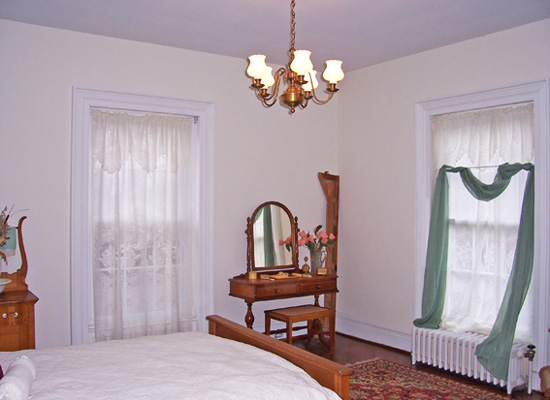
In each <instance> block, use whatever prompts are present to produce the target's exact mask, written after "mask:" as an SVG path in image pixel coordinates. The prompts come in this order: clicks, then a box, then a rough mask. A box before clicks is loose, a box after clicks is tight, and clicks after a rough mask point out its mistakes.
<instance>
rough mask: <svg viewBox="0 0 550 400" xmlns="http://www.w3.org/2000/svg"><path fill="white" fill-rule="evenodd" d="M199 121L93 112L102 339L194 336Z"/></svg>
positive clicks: (95, 260) (96, 286)
mask: <svg viewBox="0 0 550 400" xmlns="http://www.w3.org/2000/svg"><path fill="white" fill-rule="evenodd" d="M193 129H194V119H193V118H192V117H185V116H173V115H161V114H135V113H131V112H123V111H114V110H99V109H93V110H92V135H91V137H92V143H91V144H92V153H93V157H92V191H91V193H92V195H91V197H92V198H91V204H92V216H91V218H92V241H93V242H92V265H93V297H94V302H93V304H94V325H95V336H96V340H98V341H100V340H110V339H121V338H130V337H137V336H145V335H154V334H162V333H170V332H176V331H182V330H190V329H192V321H193V318H194V316H195V305H194V285H193V282H194V276H193V262H194V258H195V240H194V237H195V226H194V220H195V219H194V207H193V204H194V200H195V189H194V188H195V178H194V177H195V175H196V171H195V164H196V160H195V152H194V151H193V148H194V135H193Z"/></svg>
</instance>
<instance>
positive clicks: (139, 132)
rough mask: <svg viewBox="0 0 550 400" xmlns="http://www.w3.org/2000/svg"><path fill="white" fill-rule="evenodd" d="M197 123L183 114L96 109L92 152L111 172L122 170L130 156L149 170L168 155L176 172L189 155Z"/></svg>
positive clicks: (169, 161)
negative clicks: (136, 112)
mask: <svg viewBox="0 0 550 400" xmlns="http://www.w3.org/2000/svg"><path fill="white" fill-rule="evenodd" d="M193 123H194V118H193V117H187V116H180V115H164V114H144V115H133V114H130V113H128V112H124V111H115V110H112V111H111V110H110V111H105V110H100V109H92V153H93V156H94V158H95V159H97V160H98V161H99V163H100V164H101V166H102V168H103V169H104V170H105V171H107V172H110V173H113V172H116V171H119V170H120V169H121V168H122V166H123V165H124V164H125V162H126V160H127V158H128V157H132V158H133V159H134V160H135V161H137V163H138V164H139V165H140V166H141V167H142V168H143V169H144V170H145V171H147V172H151V171H154V170H156V169H157V168H158V166H159V162H160V160H161V159H163V158H164V159H165V162H166V165H167V167H168V168H169V170H170V171H172V172H176V171H177V170H178V167H179V165H180V164H181V163H182V162H183V161H185V160H186V159H187V158H188V157H189V154H190V148H191V133H192V128H193Z"/></svg>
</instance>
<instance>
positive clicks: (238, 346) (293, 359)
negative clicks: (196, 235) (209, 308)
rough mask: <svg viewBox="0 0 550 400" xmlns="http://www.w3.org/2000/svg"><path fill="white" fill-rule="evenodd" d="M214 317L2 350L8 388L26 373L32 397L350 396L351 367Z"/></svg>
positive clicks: (333, 398) (4, 382)
mask: <svg viewBox="0 0 550 400" xmlns="http://www.w3.org/2000/svg"><path fill="white" fill-rule="evenodd" d="M207 319H208V321H209V333H210V334H206V333H201V332H181V333H174V334H169V335H160V336H148V337H142V338H136V339H128V340H114V341H108V342H98V343H92V344H83V345H77V346H64V347H56V348H47V349H39V350H22V351H17V352H4V353H0V366H2V367H3V370H4V373H5V377H4V378H3V379H2V381H0V393H1V392H2V391H3V390H9V389H10V385H11V384H12V382H11V381H9V380H7V378H9V377H14V376H15V377H17V376H19V375H17V374H21V375H20V376H21V377H22V379H20V380H19V381H18V383H21V381H24V380H25V379H27V381H28V382H29V387H30V388H29V391H28V393H29V395H30V398H31V399H32V400H53V399H56V400H68V399H71V400H77V399H94V400H101V399H105V400H107V399H108V400H126V399H132V400H142V399H143V400H152V399H155V400H157V399H231V400H233V399H239V400H240V399H266V400H268V399H285V400H288V399H299V400H307V399H315V400H317V399H319V400H321V399H327V400H336V399H339V398H342V399H345V400H347V399H348V397H349V375H350V374H351V370H350V369H349V368H347V367H344V366H342V365H340V364H337V363H334V362H332V361H330V360H327V359H323V358H321V357H318V356H316V355H314V354H311V353H309V352H306V351H304V350H301V349H299V348H296V347H293V346H289V345H288V344H286V343H283V342H280V341H278V340H275V339H273V338H270V337H268V336H266V335H263V334H261V333H258V332H255V331H253V330H251V329H248V328H245V327H244V326H241V325H238V324H236V323H233V322H231V321H228V320H227V319H224V318H222V317H219V316H210V317H208V318H207ZM227 339H231V340H227ZM304 371H307V373H305V372H304ZM308 374H309V375H308ZM2 386H3V387H2ZM11 389H12V390H13V391H12V393H13V394H14V395H17V394H18V391H17V390H14V387H13V386H11ZM15 389H17V388H15ZM0 397H1V395H0ZM12 398H13V399H17V396H15V397H12ZM23 398H26V393H25V394H24V396H23Z"/></svg>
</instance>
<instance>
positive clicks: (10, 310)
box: [0, 304, 29, 327]
mask: <svg viewBox="0 0 550 400" xmlns="http://www.w3.org/2000/svg"><path fill="white" fill-rule="evenodd" d="M28 323H29V306H28V305H26V304H12V305H3V306H1V307H0V327H5V326H21V325H27V324H28Z"/></svg>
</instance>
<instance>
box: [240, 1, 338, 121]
mask: <svg viewBox="0 0 550 400" xmlns="http://www.w3.org/2000/svg"><path fill="white" fill-rule="evenodd" d="M295 3H296V2H295V0H291V2H290V15H291V21H290V49H289V50H288V55H289V58H290V61H289V63H288V64H287V66H286V68H284V67H281V68H279V69H278V70H277V71H276V72H275V77H273V75H272V71H273V68H272V67H268V66H267V65H266V63H265V55H263V54H254V55H252V56H250V57H248V60H249V65H248V68H247V69H246V73H247V74H248V75H249V76H250V77H252V78H253V80H254V82H253V83H252V85H251V87H252V88H253V89H254V90H255V92H256V95H257V96H258V98H259V99H260V101H262V103H263V104H264V106H265V107H271V106H272V105H273V104H275V103H276V102H277V98H278V96H279V89H280V87H281V82H282V81H285V82H286V84H287V88H286V89H285V90H284V92H283V93H282V95H281V102H282V103H283V105H285V106H287V107H289V108H290V113H291V114H292V113H294V112H295V110H296V107H300V108H306V107H307V105H308V102H309V101H310V100H311V101H313V102H314V103H316V104H326V103H328V102H329V101H330V100H331V99H332V97H333V96H334V94H335V93H336V92H337V91H338V89H337V88H336V84H337V83H338V82H339V81H341V80H342V79H343V78H344V72H343V71H342V61H340V60H328V61H326V62H325V63H326V65H327V66H326V69H325V71H324V72H323V78H324V79H325V80H326V81H327V82H328V87H327V89H326V92H327V93H328V98H327V99H326V100H320V99H319V98H318V97H317V94H316V93H315V89H316V88H317V86H318V84H319V83H318V82H317V77H316V75H317V71H315V70H314V69H313V64H312V63H311V60H310V56H311V51H309V50H296V49H294V45H295V41H296V12H295V11H294V7H295ZM306 78H307V79H306ZM270 88H271V92H269V89H270Z"/></svg>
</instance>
